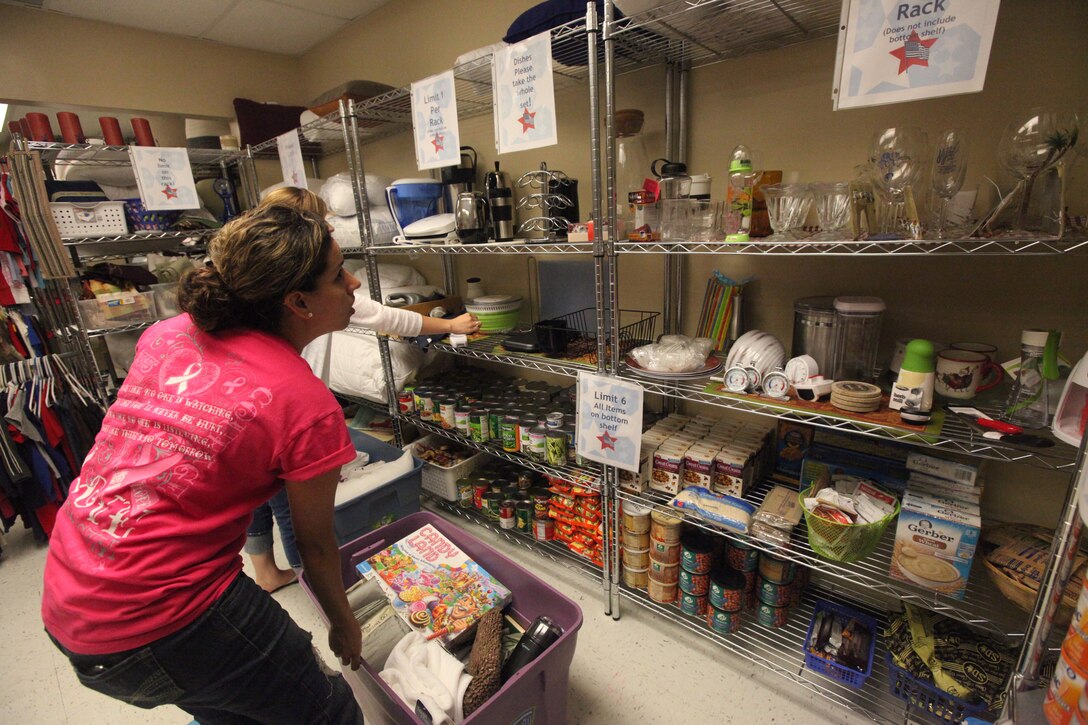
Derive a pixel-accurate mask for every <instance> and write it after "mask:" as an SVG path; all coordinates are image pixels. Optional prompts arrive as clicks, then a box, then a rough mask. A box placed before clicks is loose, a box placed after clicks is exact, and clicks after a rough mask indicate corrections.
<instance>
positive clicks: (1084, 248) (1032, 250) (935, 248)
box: [613, 235, 1088, 257]
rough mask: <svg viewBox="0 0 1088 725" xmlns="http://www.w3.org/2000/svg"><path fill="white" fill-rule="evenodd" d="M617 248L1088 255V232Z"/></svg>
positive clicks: (626, 245) (622, 245) (619, 248)
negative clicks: (1018, 235) (966, 237)
mask: <svg viewBox="0 0 1088 725" xmlns="http://www.w3.org/2000/svg"><path fill="white" fill-rule="evenodd" d="M613 248H614V250H615V251H616V252H618V253H620V254H738V255H785V256H789V255H796V256H814V257H819V256H826V257H840V256H854V255H858V256H894V257H931V256H953V255H1015V256H1020V257H1025V256H1051V255H1062V254H1066V255H1072V254H1088V237H1086V236H1083V235H1070V236H1065V237H1062V238H1060V239H1058V238H1048V237H1031V238H1025V237H1003V236H995V237H980V238H972V239H887V240H884V239H863V240H851V239H843V240H831V241H821V240H810V239H794V240H789V241H767V240H766V239H760V238H753V239H751V240H749V241H746V242H726V241H714V242H697V241H683V240H676V241H653V242H633V241H617V242H614V243H613Z"/></svg>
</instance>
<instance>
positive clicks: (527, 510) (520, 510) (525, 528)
mask: <svg viewBox="0 0 1088 725" xmlns="http://www.w3.org/2000/svg"><path fill="white" fill-rule="evenodd" d="M514 517H515V518H516V519H517V529H518V531H520V532H522V533H524V534H529V533H532V531H531V529H532V525H533V504H532V503H531V502H529V501H518V502H517V505H515V506H514Z"/></svg>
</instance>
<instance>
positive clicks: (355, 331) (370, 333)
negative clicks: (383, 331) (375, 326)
mask: <svg viewBox="0 0 1088 725" xmlns="http://www.w3.org/2000/svg"><path fill="white" fill-rule="evenodd" d="M340 332H346V333H348V334H349V335H362V336H364V337H377V336H378V333H377V332H375V331H374V330H371V329H370V328H369V327H359V326H358V325H348V326H347V327H345V328H344V329H343V330H340Z"/></svg>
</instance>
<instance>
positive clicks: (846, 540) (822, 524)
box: [797, 486, 899, 561]
mask: <svg viewBox="0 0 1088 725" xmlns="http://www.w3.org/2000/svg"><path fill="white" fill-rule="evenodd" d="M810 496H812V486H809V487H808V488H806V489H805V490H804V491H802V492H801V493H800V494H798V497H797V498H798V500H799V501H800V502H801V510H802V511H803V512H804V514H805V525H806V526H807V527H808V543H809V546H811V547H812V550H813V551H815V552H816V553H817V554H819V555H820V556H822V557H824V558H825V559H830V560H831V561H857V560H858V559H863V558H865V557H866V556H868V555H869V554H871V553H873V550H874V549H876V547H877V544H879V543H880V539H881V537H883V536H884V531H885V529H887V528H888V524H890V523H891V522H892V521H894V520H895V517H896V516H898V515H899V501H898V500H896V502H895V510H894V511H892V512H891V513H890V514H888V515H887V516H885V517H884V518H882V519H881V520H880V521H877V522H875V523H871V524H840V523H838V522H836V521H830V520H828V519H825V518H823V517H822V516H816V515H815V514H813V513H812V512H810V511H809V510H808V509H807V508H805V499H806V498H809V497H810Z"/></svg>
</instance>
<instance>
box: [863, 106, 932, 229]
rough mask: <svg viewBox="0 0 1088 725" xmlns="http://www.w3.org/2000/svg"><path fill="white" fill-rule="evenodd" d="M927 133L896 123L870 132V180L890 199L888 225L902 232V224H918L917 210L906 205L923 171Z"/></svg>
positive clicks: (912, 196)
mask: <svg viewBox="0 0 1088 725" xmlns="http://www.w3.org/2000/svg"><path fill="white" fill-rule="evenodd" d="M925 148H926V135H925V133H924V132H923V131H922V130H921V129H919V128H914V127H906V126H896V127H894V128H886V129H884V130H883V131H878V132H877V133H876V134H875V135H874V136H873V142H872V145H871V147H870V154H869V158H870V160H871V162H872V165H873V181H874V182H875V183H876V185H877V186H878V187H879V188H880V189H881V190H882V191H884V192H885V193H886V194H887V196H888V198H889V199H890V200H891V228H890V229H888V230H887V231H889V232H891V233H893V234H901V233H902V228H903V227H904V226H908V225H913V224H917V222H918V219H917V210H916V209H914V208H912V205H908V200H912V199H913V198H914V188H915V187H916V186H917V184H918V181H919V179H921V178H922V173H923V172H924V171H925Z"/></svg>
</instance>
